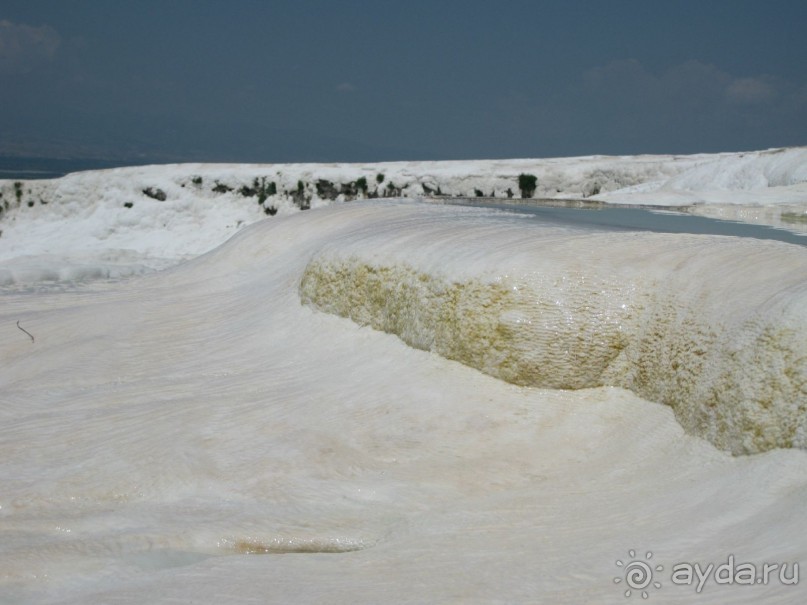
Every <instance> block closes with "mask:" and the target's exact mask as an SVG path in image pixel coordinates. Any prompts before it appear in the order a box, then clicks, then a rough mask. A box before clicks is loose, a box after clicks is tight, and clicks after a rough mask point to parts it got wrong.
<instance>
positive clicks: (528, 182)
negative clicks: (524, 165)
mask: <svg viewBox="0 0 807 605" xmlns="http://www.w3.org/2000/svg"><path fill="white" fill-rule="evenodd" d="M537 185H538V179H537V178H536V177H535V176H534V175H532V174H523V173H522V174H519V175H518V188H519V189H521V197H522V198H528V197H532V196H533V194H535V188H536V187H537Z"/></svg>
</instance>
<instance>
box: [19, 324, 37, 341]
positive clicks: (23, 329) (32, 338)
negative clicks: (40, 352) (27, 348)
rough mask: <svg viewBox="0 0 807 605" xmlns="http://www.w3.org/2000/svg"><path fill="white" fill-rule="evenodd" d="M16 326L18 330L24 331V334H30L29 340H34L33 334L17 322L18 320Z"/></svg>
mask: <svg viewBox="0 0 807 605" xmlns="http://www.w3.org/2000/svg"><path fill="white" fill-rule="evenodd" d="M17 327H18V328H19V329H20V330H22V331H23V332H25V333H26V334H28V336H30V337H31V342H34V335H33V334H31V333H30V332H29V331H28V330H26V329H25V328H23V327H22V326H21V325H20V322H19V321H18V322H17Z"/></svg>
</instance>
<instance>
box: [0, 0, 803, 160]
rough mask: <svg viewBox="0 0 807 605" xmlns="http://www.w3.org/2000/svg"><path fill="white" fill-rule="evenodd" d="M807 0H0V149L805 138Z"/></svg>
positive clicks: (619, 145)
mask: <svg viewBox="0 0 807 605" xmlns="http://www.w3.org/2000/svg"><path fill="white" fill-rule="evenodd" d="M805 24H807V2H805V0H765V1H764V2H763V1H762V0H755V1H746V0H712V1H710V0H664V1H655V0H591V1H585V0H580V1H575V0H557V1H556V0H531V1H523V2H522V1H508V0H500V1H498V2H487V1H480V0H468V1H464V2H458V1H457V2H453V1H451V2H450V1H441V0H428V1H420V0H408V1H407V2H385V1H384V0H374V1H366V2H365V1H358V0H348V1H336V0H333V1H318V0H311V1H307V0H289V1H285V0H278V1H268V0H267V1H261V0H137V1H132V2H122V1H121V2H118V1H116V0H69V1H67V0H3V1H2V3H0V153H6V154H8V153H17V154H26V153H27V154H35V155H43V154H44V155H47V154H63V155H70V154H72V155H84V156H92V157H113V156H117V157H127V158H128V157H138V156H139V157H142V158H145V159H151V158H153V159H156V160H168V159H170V160H211V161H213V160H216V161H226V160H237V161H254V162H260V161H300V160H310V161H322V160H343V161H365V160H389V159H463V158H503V157H548V156H562V155H582V154H634V153H693V152H711V151H733V150H743V149H761V148H768V147H779V146H790V145H805V144H807V67H806V66H807V35H806V34H805Z"/></svg>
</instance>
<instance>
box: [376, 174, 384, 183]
mask: <svg viewBox="0 0 807 605" xmlns="http://www.w3.org/2000/svg"><path fill="white" fill-rule="evenodd" d="M375 182H376V183H378V184H379V185H380V184H381V183H383V182H384V175H383V174H381V173H380V172H379V173H378V174H377V175H375Z"/></svg>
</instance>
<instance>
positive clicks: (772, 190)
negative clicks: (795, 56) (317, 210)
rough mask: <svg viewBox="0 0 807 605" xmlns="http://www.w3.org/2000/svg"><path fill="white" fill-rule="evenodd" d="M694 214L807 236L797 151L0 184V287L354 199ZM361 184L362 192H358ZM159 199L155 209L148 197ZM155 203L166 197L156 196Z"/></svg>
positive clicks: (804, 155)
mask: <svg viewBox="0 0 807 605" xmlns="http://www.w3.org/2000/svg"><path fill="white" fill-rule="evenodd" d="M520 174H531V175H534V176H535V177H536V190H535V192H533V193H532V196H533V197H536V198H561V199H564V198H573V199H579V198H589V197H590V198H592V199H596V200H602V201H607V202H609V203H622V204H625V203H627V204H646V205H655V206H664V207H670V206H692V207H693V208H694V210H693V211H695V212H698V213H703V214H707V215H710V216H715V217H722V218H731V219H737V220H748V221H751V222H759V223H764V224H774V225H781V226H785V227H787V228H790V229H795V230H799V229H801V230H807V218H806V217H807V148H805V147H800V148H789V149H773V150H768V151H759V152H747V153H723V154H701V155H691V156H620V157H608V156H589V157H579V158H554V159H531V160H478V161H453V162H451V161H447V162H387V163H377V164H241V165H226V164H179V165H166V166H139V167H131V168H118V169H112V170H100V171H89V172H80V173H75V174H70V175H67V176H65V177H62V178H59V179H52V180H40V181H8V180H6V181H0V285H9V284H28V283H32V282H36V281H47V280H50V281H56V280H63V281H64V280H76V279H88V278H93V277H121V276H127V275H132V274H138V273H143V272H146V271H148V270H152V269H161V268H164V267H166V266H169V265H170V264H173V263H176V262H178V261H179V260H183V259H187V258H190V257H192V256H195V255H197V254H200V253H202V252H205V251H207V250H210V249H212V248H214V247H216V246H217V245H219V244H221V243H222V242H224V241H226V240H227V239H228V238H229V237H231V236H232V235H233V234H234V233H235V232H236V231H238V230H239V229H241V228H242V227H244V226H246V225H248V224H250V223H253V222H255V221H257V220H260V219H261V218H264V217H266V216H267V214H269V213H276V214H277V215H279V216H282V215H285V214H290V213H294V212H298V211H299V210H300V208H301V207H308V206H310V207H318V206H322V205H326V204H330V203H332V202H333V201H337V202H338V201H348V200H351V199H356V198H359V199H360V198H364V197H372V196H378V197H407V198H420V197H430V196H437V195H438V194H439V195H442V196H466V197H474V196H476V195H478V194H482V195H484V196H490V197H496V198H499V199H507V197H508V192H509V194H512V195H513V196H514V197H515V198H518V197H520V195H521V191H520V190H519V183H518V181H519V175H520ZM362 179H363V180H362ZM146 191H150V192H151V193H152V194H160V193H161V194H164V198H165V199H164V200H162V201H160V200H159V199H154V197H149V195H147V194H146V193H144V192H146ZM158 197H163V196H159V195H158Z"/></svg>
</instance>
